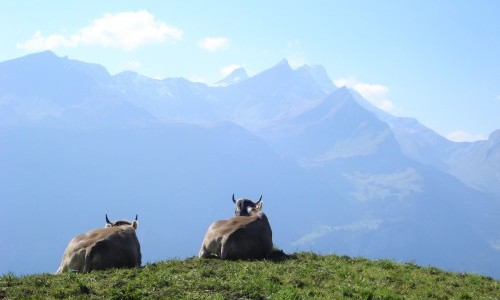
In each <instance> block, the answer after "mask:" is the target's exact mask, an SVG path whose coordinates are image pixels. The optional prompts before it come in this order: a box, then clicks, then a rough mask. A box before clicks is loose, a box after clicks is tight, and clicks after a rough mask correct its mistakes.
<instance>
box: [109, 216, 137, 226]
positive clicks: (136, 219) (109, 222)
mask: <svg viewBox="0 0 500 300" xmlns="http://www.w3.org/2000/svg"><path fill="white" fill-rule="evenodd" d="M135 221H137V214H135ZM106 223H108V224H112V223H111V222H110V221H109V219H108V214H106Z"/></svg>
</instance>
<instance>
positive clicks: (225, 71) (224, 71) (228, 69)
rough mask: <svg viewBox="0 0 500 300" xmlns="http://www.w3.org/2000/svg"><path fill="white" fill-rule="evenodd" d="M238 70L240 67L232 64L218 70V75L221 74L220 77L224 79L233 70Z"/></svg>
mask: <svg viewBox="0 0 500 300" xmlns="http://www.w3.org/2000/svg"><path fill="white" fill-rule="evenodd" d="M239 68H241V66H240V65H237V64H232V65H229V66H226V67H224V68H222V69H220V73H221V74H222V76H224V77H226V76H227V75H229V74H231V73H232V72H233V71H234V70H236V69H239Z"/></svg>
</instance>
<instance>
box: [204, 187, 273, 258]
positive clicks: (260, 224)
mask: <svg viewBox="0 0 500 300" xmlns="http://www.w3.org/2000/svg"><path fill="white" fill-rule="evenodd" d="M244 200H246V201H250V200H248V199H244ZM261 200H262V197H261V199H260V200H259V201H258V202H257V203H254V202H252V201H250V202H252V203H251V204H249V205H246V206H245V209H246V213H245V215H244V216H241V215H237V216H236V217H233V218H231V219H229V220H221V221H216V222H214V223H213V224H212V225H210V227H209V228H208V230H207V233H206V234H205V238H204V240H203V243H202V245H201V249H200V252H199V254H198V257H200V258H209V257H216V258H220V259H258V258H266V257H268V255H269V254H270V253H271V250H272V247H273V238H272V235H273V233H272V230H271V225H269V221H268V219H267V216H266V214H264V212H263V211H262V204H263V202H261ZM233 201H234V202H235V203H237V201H235V200H234V195H233ZM247 204H248V203H247ZM240 213H241V211H240ZM237 214H238V212H237Z"/></svg>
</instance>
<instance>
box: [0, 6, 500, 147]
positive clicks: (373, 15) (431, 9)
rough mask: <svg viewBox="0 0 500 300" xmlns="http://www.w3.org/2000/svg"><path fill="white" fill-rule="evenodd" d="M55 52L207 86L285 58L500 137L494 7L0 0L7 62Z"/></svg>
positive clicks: (429, 121) (434, 122)
mask: <svg viewBox="0 0 500 300" xmlns="http://www.w3.org/2000/svg"><path fill="white" fill-rule="evenodd" d="M46 49H50V50H52V51H54V52H55V53H56V54H57V55H60V56H65V55H67V56H68V57H69V58H73V59H78V60H82V61H86V62H95V63H99V64H102V65H103V66H104V67H106V68H107V69H108V70H109V71H110V73H111V74H116V73H118V72H121V71H123V70H133V71H136V72H138V73H141V74H144V75H146V76H149V77H154V78H165V77H184V78H187V79H189V80H193V81H202V82H206V83H213V82H215V81H217V80H218V79H220V78H222V77H223V76H224V74H225V73H227V72H229V71H231V70H232V69H234V68H236V67H239V66H241V67H244V68H245V69H246V70H247V72H248V73H249V75H250V76H252V75H255V74H257V73H259V72H261V71H263V70H265V69H268V68H270V67H272V66H274V65H275V64H277V63H278V62H279V61H281V60H282V59H283V58H287V59H288V60H289V62H290V64H291V65H292V66H299V65H301V64H304V63H306V64H310V65H315V64H317V65H322V66H324V67H325V68H326V70H327V72H328V74H329V76H330V77H331V78H332V80H333V81H334V82H335V83H336V84H337V85H344V84H345V85H348V86H350V87H352V88H354V89H356V90H358V91H359V92H360V93H361V94H363V95H364V96H365V97H366V98H368V99H369V100H371V101H373V102H374V103H375V104H376V105H378V106H379V107H381V108H383V109H385V110H388V111H389V112H391V113H393V114H395V115H399V116H410V117H415V118H417V119H418V120H419V121H420V122H422V123H423V124H424V125H426V126H428V127H430V128H432V129H434V130H436V131H437V132H439V133H440V134H443V135H445V136H448V137H450V138H453V139H455V140H470V139H472V140H474V139H485V138H487V137H488V135H489V134H490V133H491V132H492V131H493V130H495V129H500V1H497V0H491V1H486V0H476V1H444V0H442V1H435V0H431V1H420V0H419V1H399V0H395V1H384V0H382V1H371V0H367V1H355V0H354V1H268V0H265V1H260V0H252V1H237V0H233V1H137V0H135V1H132V0H113V1H109V0H108V1H102V0H86V1H7V0H0V61H5V60H8V59H12V58H17V57H20V56H23V55H26V54H29V53H33V52H39V51H42V50H46Z"/></svg>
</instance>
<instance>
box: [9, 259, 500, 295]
mask: <svg viewBox="0 0 500 300" xmlns="http://www.w3.org/2000/svg"><path fill="white" fill-rule="evenodd" d="M27 298H28V299H29V298H35V299H67V298H73V299H314V298H317V299H351V298H352V299H500V281H497V280H494V279H492V278H489V277H483V276H478V275H472V274H458V273H451V272H445V271H442V270H439V269H437V268H434V267H425V268H424V267H420V266H417V265H415V264H413V263H406V264H398V263H394V262H392V261H388V260H377V261H373V260H368V259H363V258H350V257H347V256H336V255H326V256H321V255H316V254H311V253H297V254H294V255H291V256H286V255H276V256H275V257H274V259H272V260H266V261H221V260H216V259H197V258H192V259H186V260H168V261H164V262H158V263H153V264H147V265H146V266H144V267H143V268H141V269H121V270H118V269H113V270H108V271H99V272H92V273H88V274H73V273H66V274H63V275H57V276H55V275H50V274H37V275H29V276H22V277H16V276H14V275H12V274H6V275H3V276H1V277H0V299H27Z"/></svg>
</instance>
